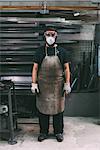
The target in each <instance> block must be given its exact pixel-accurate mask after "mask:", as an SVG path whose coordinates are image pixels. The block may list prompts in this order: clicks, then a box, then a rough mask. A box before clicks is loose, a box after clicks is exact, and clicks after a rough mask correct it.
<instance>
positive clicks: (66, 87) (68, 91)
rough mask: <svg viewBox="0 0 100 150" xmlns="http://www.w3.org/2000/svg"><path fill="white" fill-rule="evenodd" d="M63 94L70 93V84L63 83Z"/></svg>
mask: <svg viewBox="0 0 100 150" xmlns="http://www.w3.org/2000/svg"><path fill="white" fill-rule="evenodd" d="M64 92H65V93H66V94H69V93H70V92H71V87H70V83H69V82H66V83H64Z"/></svg>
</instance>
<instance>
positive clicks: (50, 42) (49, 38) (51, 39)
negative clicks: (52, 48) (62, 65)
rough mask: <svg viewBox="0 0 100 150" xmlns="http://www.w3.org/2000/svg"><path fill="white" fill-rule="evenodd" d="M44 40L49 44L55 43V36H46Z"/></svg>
mask: <svg viewBox="0 0 100 150" xmlns="http://www.w3.org/2000/svg"><path fill="white" fill-rule="evenodd" d="M46 42H47V43H48V44H49V45H53V44H54V43H55V38H54V37H51V36H50V37H46Z"/></svg>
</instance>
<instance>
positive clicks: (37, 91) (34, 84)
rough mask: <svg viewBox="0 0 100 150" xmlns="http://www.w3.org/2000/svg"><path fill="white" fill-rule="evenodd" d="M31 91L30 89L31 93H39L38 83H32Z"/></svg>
mask: <svg viewBox="0 0 100 150" xmlns="http://www.w3.org/2000/svg"><path fill="white" fill-rule="evenodd" d="M31 91H32V93H33V94H36V93H39V89H38V84H37V83H32V86H31Z"/></svg>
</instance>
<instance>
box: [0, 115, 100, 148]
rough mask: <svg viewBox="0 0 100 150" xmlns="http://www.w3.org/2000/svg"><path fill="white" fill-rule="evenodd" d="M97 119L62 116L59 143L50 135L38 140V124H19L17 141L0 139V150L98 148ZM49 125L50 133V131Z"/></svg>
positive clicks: (99, 140) (99, 128) (98, 132)
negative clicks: (62, 125) (62, 134)
mask: <svg viewBox="0 0 100 150" xmlns="http://www.w3.org/2000/svg"><path fill="white" fill-rule="evenodd" d="M97 121H98V119H95V118H84V117H64V124H65V127H64V141H63V142H61V143H59V142H57V141H56V139H55V137H53V136H52V135H51V136H50V137H49V138H48V139H46V140H45V141H43V142H38V141H37V137H38V134H39V126H38V124H19V125H18V126H19V128H21V129H22V130H21V131H20V132H19V133H18V135H17V136H16V138H17V141H18V143H17V144H15V145H8V143H7V141H0V150H100V125H97V124H96V123H97ZM52 131H53V129H52V125H50V133H52Z"/></svg>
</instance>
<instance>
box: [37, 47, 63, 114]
mask: <svg viewBox="0 0 100 150" xmlns="http://www.w3.org/2000/svg"><path fill="white" fill-rule="evenodd" d="M45 52H46V56H45V58H44V59H43V61H42V64H41V67H40V70H39V72H38V85H39V90H40V93H39V95H37V99H36V106H37V108H38V110H39V111H40V112H41V113H43V114H47V115H55V114H58V113H61V112H63V111H64V102H65V97H64V95H63V94H62V93H63V85H64V78H63V68H62V65H61V63H60V60H59V58H58V56H57V49H56V47H55V55H53V56H48V55H47V48H45Z"/></svg>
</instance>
